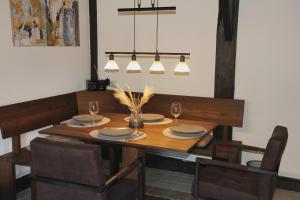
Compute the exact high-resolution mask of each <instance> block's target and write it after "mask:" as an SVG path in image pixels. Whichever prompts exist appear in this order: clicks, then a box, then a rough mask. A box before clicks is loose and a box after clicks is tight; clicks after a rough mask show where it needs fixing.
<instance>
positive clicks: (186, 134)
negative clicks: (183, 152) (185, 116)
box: [163, 102, 207, 139]
mask: <svg viewBox="0 0 300 200" xmlns="http://www.w3.org/2000/svg"><path fill="white" fill-rule="evenodd" d="M181 110H182V108H181V103H179V102H173V103H172V104H171V115H172V116H173V117H174V118H175V125H174V126H170V127H168V128H166V129H165V130H163V134H164V135H165V136H167V137H170V138H175V139H194V138H201V137H203V136H204V135H206V134H207V130H206V129H205V128H204V127H202V126H199V125H194V124H181V123H178V120H177V118H178V117H179V116H180V115H181Z"/></svg>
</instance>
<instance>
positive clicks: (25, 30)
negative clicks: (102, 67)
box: [9, 0, 80, 47]
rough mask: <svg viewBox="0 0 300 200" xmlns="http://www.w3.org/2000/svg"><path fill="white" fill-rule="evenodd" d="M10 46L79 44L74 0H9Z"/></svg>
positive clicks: (76, 7)
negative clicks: (11, 39) (11, 43)
mask: <svg viewBox="0 0 300 200" xmlns="http://www.w3.org/2000/svg"><path fill="white" fill-rule="evenodd" d="M9 1H10V11H11V22H12V38H13V44H14V46H17V47H21V46H79V45H80V38H79V14H78V10H79V8H78V7H79V6H78V0H9Z"/></svg>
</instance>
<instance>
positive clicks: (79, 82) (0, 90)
mask: <svg viewBox="0 0 300 200" xmlns="http://www.w3.org/2000/svg"><path fill="white" fill-rule="evenodd" d="M79 16H80V42H81V44H80V47H22V48H17V47H13V43H12V32H11V19H10V7H9V1H0V27H1V31H0V32H1V33H0V55H1V56H0V106H3V105H8V104H13V103H18V102H22V101H27V100H32V99H37V98H42V97H48V96H54V95H59V94H64V93H67V92H72V91H77V90H82V89H84V88H85V80H86V79H88V78H89V62H90V61H89V59H90V56H89V54H90V51H89V15H88V1H86V0H79ZM0 135H1V134H0ZM36 135H37V133H36V132H33V133H30V134H26V135H25V136H24V137H23V138H24V139H25V140H23V142H24V143H23V145H28V143H29V141H30V140H31V138H33V137H35V136H36ZM10 151H11V142H10V139H5V140H2V139H1V138H0V155H2V154H4V153H7V152H10Z"/></svg>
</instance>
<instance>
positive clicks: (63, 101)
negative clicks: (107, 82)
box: [0, 93, 78, 138]
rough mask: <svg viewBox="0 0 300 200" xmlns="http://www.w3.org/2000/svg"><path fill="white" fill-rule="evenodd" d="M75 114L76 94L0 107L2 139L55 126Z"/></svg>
mask: <svg viewBox="0 0 300 200" xmlns="http://www.w3.org/2000/svg"><path fill="white" fill-rule="evenodd" d="M77 113H78V111H77V102H76V93H69V94H64V95H59V96H54V97H48V98H43V99H38V100H33V101H28V102H23V103H17V104H13V105H7V106H2V107H0V128H1V132H2V137H3V138H10V137H14V136H19V135H21V134H23V133H27V132H29V131H33V130H36V129H39V128H42V127H45V126H49V125H53V124H57V123H59V122H61V121H64V120H67V119H70V118H71V117H72V116H74V115H76V114H77Z"/></svg>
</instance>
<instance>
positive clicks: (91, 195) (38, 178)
mask: <svg viewBox="0 0 300 200" xmlns="http://www.w3.org/2000/svg"><path fill="white" fill-rule="evenodd" d="M31 150H32V173H31V174H32V186H31V187H32V199H36V200H54V199H55V200H87V199H88V200H124V199H126V200H131V199H132V200H135V199H137V197H138V199H143V195H144V194H143V193H144V192H143V191H144V178H143V174H144V171H143V170H144V169H143V162H142V160H141V159H137V160H136V161H134V162H133V163H132V164H130V165H129V166H128V167H126V168H124V169H123V170H121V171H119V172H118V173H117V174H115V175H113V176H112V177H111V178H109V179H108V180H107V179H106V178H105V175H104V172H103V160H102V158H101V150H100V148H99V146H97V145H89V144H73V143H63V142H58V141H51V140H48V139H45V138H36V139H34V140H33V141H32V142H31ZM136 169H138V180H137V181H134V180H129V179H126V176H127V175H128V174H129V173H131V172H132V171H133V170H136Z"/></svg>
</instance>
